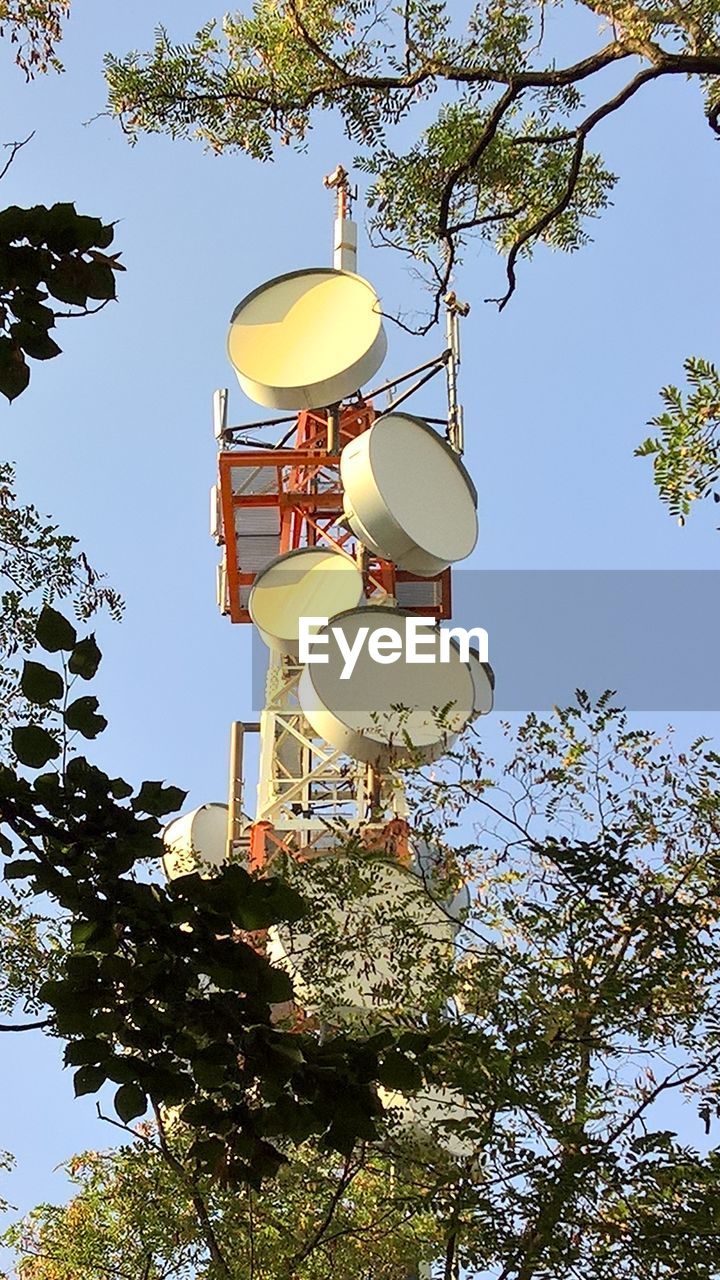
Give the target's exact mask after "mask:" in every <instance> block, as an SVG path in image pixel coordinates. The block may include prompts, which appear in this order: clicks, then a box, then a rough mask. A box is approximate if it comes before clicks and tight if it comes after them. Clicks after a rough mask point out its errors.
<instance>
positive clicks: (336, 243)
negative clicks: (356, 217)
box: [323, 164, 358, 272]
mask: <svg viewBox="0 0 720 1280" xmlns="http://www.w3.org/2000/svg"><path fill="white" fill-rule="evenodd" d="M323 184H324V186H326V187H328V188H329V189H331V190H335V191H336V192H337V204H336V210H335V224H334V238H333V266H334V267H335V268H336V269H337V270H338V271H353V272H356V271H357V223H356V222H354V221H353V216H352V212H353V204H354V203H355V201H356V200H357V195H358V190H357V187H353V186H352V184H351V182H350V175H349V173H348V171H347V169H344V168H343V166H342V165H341V164H339V165H337V166H336V168H335V169H334V170H333V172H332V173H328V174H326V176H325V177H324V178H323Z"/></svg>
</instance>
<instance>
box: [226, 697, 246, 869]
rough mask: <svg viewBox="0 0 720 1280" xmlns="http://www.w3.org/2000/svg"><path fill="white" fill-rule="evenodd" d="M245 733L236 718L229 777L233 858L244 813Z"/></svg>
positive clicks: (229, 833)
mask: <svg viewBox="0 0 720 1280" xmlns="http://www.w3.org/2000/svg"><path fill="white" fill-rule="evenodd" d="M244 739H245V734H244V726H243V724H242V722H241V721H240V720H234V721H233V723H232V725H231V726H230V777H229V779H228V827H227V842H228V848H227V858H228V862H230V861H231V860H232V856H233V851H234V848H235V841H236V840H237V839H238V837H239V834H240V832H239V828H240V816H241V814H242V788H243V747H244V745H245V743H244Z"/></svg>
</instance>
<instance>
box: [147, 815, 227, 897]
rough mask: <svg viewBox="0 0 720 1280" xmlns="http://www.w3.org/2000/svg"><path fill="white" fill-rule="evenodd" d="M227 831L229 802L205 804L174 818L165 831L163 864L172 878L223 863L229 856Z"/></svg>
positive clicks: (205, 869)
mask: <svg viewBox="0 0 720 1280" xmlns="http://www.w3.org/2000/svg"><path fill="white" fill-rule="evenodd" d="M227 834H228V810H227V805H226V804H203V805H201V806H200V808H199V809H193V810H192V812H191V813H184V814H181V816H180V817H179V818H173V821H172V822H169V823H168V825H167V826H166V827H165V830H164V831H163V833H162V839H163V844H164V845H165V854H164V856H163V860H162V864H163V871H164V872H165V875H166V876H167V878H168V880H177V879H178V877H179V876H189V875H190V874H191V873H192V872H193V871H200V873H201V874H202V872H203V871H208V870H210V869H213V870H214V869H216V868H218V867H221V866H222V864H223V863H224V862H225V859H226V857H227Z"/></svg>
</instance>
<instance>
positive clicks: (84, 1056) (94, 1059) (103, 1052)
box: [63, 1038, 112, 1093]
mask: <svg viewBox="0 0 720 1280" xmlns="http://www.w3.org/2000/svg"><path fill="white" fill-rule="evenodd" d="M111 1053H112V1050H111V1049H110V1047H109V1045H108V1044H106V1042H105V1041H104V1040H97V1039H95V1038H93V1039H90V1040H71V1042H70V1044H68V1045H67V1046H66V1048H65V1053H64V1055H63V1061H64V1063H65V1066H66V1067H85V1066H96V1065H97V1064H98V1063H100V1062H104V1061H105V1059H106V1058H107V1057H109V1056H110V1055H111ZM88 1092H90V1093H94V1092H95V1091H94V1089H91V1090H88Z"/></svg>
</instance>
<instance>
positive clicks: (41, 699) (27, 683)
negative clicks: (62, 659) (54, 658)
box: [20, 661, 65, 706]
mask: <svg viewBox="0 0 720 1280" xmlns="http://www.w3.org/2000/svg"><path fill="white" fill-rule="evenodd" d="M20 688H21V689H22V691H23V693H24V695H25V697H26V698H27V700H28V702H37V703H39V704H40V706H47V704H48V703H49V702H57V701H58V699H59V698H62V696H63V693H64V692H65V681H64V680H63V678H62V676H61V675H60V672H59V671H51V669H50V668H49V667H44V666H43V665H42V663H41V662H29V661H26V662H24V663H23V671H22V676H21V678H20Z"/></svg>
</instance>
